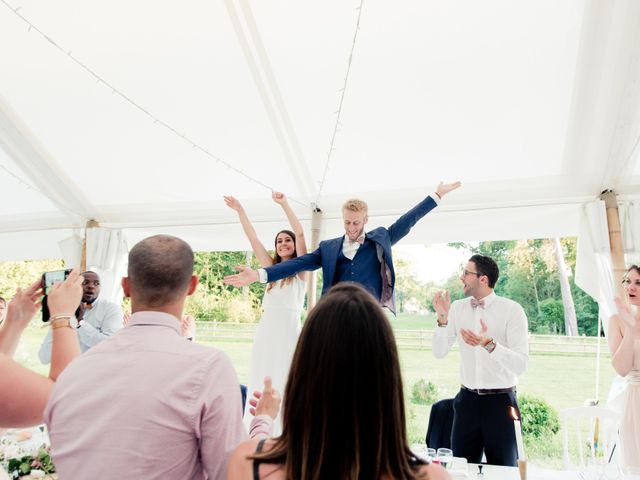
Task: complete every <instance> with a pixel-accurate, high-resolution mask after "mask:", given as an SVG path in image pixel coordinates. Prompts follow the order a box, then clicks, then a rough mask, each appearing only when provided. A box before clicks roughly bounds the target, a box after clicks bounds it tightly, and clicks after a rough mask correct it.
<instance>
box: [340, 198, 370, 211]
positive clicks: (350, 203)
mask: <svg viewBox="0 0 640 480" xmlns="http://www.w3.org/2000/svg"><path fill="white" fill-rule="evenodd" d="M342 209H343V210H350V211H352V212H364V213H365V214H366V213H367V212H368V211H369V207H368V206H367V202H365V201H364V200H360V199H359V198H350V199H349V200H347V201H346V202H344V203H343V204H342Z"/></svg>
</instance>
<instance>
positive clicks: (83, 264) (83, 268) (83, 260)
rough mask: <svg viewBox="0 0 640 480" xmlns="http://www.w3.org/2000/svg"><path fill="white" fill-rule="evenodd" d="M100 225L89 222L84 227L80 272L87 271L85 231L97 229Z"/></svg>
mask: <svg viewBox="0 0 640 480" xmlns="http://www.w3.org/2000/svg"><path fill="white" fill-rule="evenodd" d="M99 226H100V224H99V223H98V222H96V221H95V220H89V221H88V222H87V224H86V225H85V230H84V238H83V239H82V254H81V255H80V271H81V272H86V271H87V229H89V228H98V227H99Z"/></svg>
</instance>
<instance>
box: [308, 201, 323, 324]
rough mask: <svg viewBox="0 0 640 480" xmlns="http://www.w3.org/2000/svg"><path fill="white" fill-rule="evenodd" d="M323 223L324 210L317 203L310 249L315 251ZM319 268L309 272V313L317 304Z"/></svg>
mask: <svg viewBox="0 0 640 480" xmlns="http://www.w3.org/2000/svg"><path fill="white" fill-rule="evenodd" d="M321 223H322V210H320V209H319V208H318V207H317V206H316V205H314V206H313V212H312V214H311V245H310V248H309V250H310V251H312V252H313V251H314V250H315V249H316V248H318V245H319V244H320V225H321ZM317 272H318V271H317V270H314V271H313V272H309V283H308V284H307V313H309V312H310V311H311V309H312V308H313V307H314V306H315V305H316V285H317V283H318V274H317Z"/></svg>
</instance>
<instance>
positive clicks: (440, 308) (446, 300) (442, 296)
mask: <svg viewBox="0 0 640 480" xmlns="http://www.w3.org/2000/svg"><path fill="white" fill-rule="evenodd" d="M450 308H451V297H450V296H449V292H447V291H446V290H445V291H444V292H442V291H438V292H436V294H435V295H434V297H433V309H434V310H435V311H436V313H437V314H438V317H444V318H447V316H448V315H449V309H450Z"/></svg>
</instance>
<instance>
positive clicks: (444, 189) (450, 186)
mask: <svg viewBox="0 0 640 480" xmlns="http://www.w3.org/2000/svg"><path fill="white" fill-rule="evenodd" d="M461 185H462V182H460V181H458V182H453V183H442V182H440V183H439V184H438V188H436V193H437V194H438V196H439V197H440V198H442V197H444V196H445V195H446V194H447V193H449V192H450V191H452V190H455V189H456V188H460V186H461Z"/></svg>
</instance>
